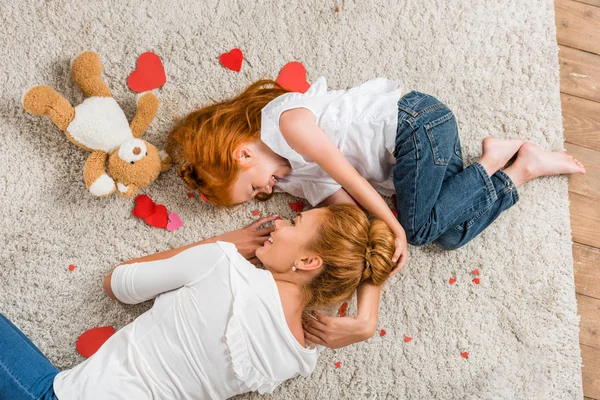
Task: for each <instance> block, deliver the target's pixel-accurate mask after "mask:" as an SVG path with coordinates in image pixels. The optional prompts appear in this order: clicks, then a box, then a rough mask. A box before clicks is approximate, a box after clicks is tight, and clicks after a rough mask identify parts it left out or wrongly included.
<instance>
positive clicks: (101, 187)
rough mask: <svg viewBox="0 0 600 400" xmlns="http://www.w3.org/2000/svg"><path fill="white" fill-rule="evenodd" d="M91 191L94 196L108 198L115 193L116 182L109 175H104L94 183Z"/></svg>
mask: <svg viewBox="0 0 600 400" xmlns="http://www.w3.org/2000/svg"><path fill="white" fill-rule="evenodd" d="M89 189H90V193H92V194H93V195H94V196H99V197H104V196H108V195H109V194H111V193H112V192H114V191H115V181H114V180H113V179H112V178H111V177H110V176H108V175H107V174H102V175H100V177H99V178H98V179H96V180H95V181H94V183H92V185H91V186H90V188H89Z"/></svg>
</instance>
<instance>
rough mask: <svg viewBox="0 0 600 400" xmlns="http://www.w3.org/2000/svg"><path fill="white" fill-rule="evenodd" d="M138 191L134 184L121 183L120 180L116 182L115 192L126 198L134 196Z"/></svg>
mask: <svg viewBox="0 0 600 400" xmlns="http://www.w3.org/2000/svg"><path fill="white" fill-rule="evenodd" d="M137 191H138V187H137V186H136V185H134V184H132V183H131V184H129V185H123V184H122V183H121V182H117V193H119V196H121V197H125V198H126V199H129V198H131V197H132V196H134V195H135V194H136V193H137Z"/></svg>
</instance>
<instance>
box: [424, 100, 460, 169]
mask: <svg viewBox="0 0 600 400" xmlns="http://www.w3.org/2000/svg"><path fill="white" fill-rule="evenodd" d="M424 128H425V132H426V133H427V138H428V139H429V144H430V145H431V151H432V152H433V162H434V163H436V164H437V165H448V162H450V159H451V158H452V154H454V153H455V152H456V149H455V145H456V141H457V140H456V139H457V138H458V127H457V126H456V119H455V118H454V114H452V111H448V113H446V114H445V115H444V116H442V117H440V118H438V119H436V120H434V121H431V122H427V123H426V124H424ZM459 147H460V146H459Z"/></svg>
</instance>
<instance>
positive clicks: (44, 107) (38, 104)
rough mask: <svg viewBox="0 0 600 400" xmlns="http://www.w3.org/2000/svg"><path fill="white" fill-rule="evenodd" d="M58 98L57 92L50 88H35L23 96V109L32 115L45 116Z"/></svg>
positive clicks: (41, 86)
mask: <svg viewBox="0 0 600 400" xmlns="http://www.w3.org/2000/svg"><path fill="white" fill-rule="evenodd" d="M59 97H60V95H59V94H58V92H57V91H56V90H54V89H52V88H51V87H48V86H43V85H40V86H35V87H32V88H31V89H29V91H28V92H27V93H25V95H24V96H23V99H22V103H23V108H24V109H25V110H26V111H27V112H28V113H30V114H33V115H47V114H48V113H49V112H50V109H51V107H52V105H53V104H54V103H55V102H56V101H57V99H58V98H59Z"/></svg>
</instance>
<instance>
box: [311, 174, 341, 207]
mask: <svg viewBox="0 0 600 400" xmlns="http://www.w3.org/2000/svg"><path fill="white" fill-rule="evenodd" d="M302 188H303V189H304V198H305V199H306V200H307V201H308V202H309V203H310V205H311V206H313V207H316V206H317V205H318V204H319V203H321V202H322V201H323V200H325V199H326V198H328V197H329V196H331V195H332V194H334V193H335V192H337V191H338V190H340V189H341V188H342V185H340V184H339V183H337V182H336V181H335V180H334V179H333V178H331V182H318V181H303V182H302Z"/></svg>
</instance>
